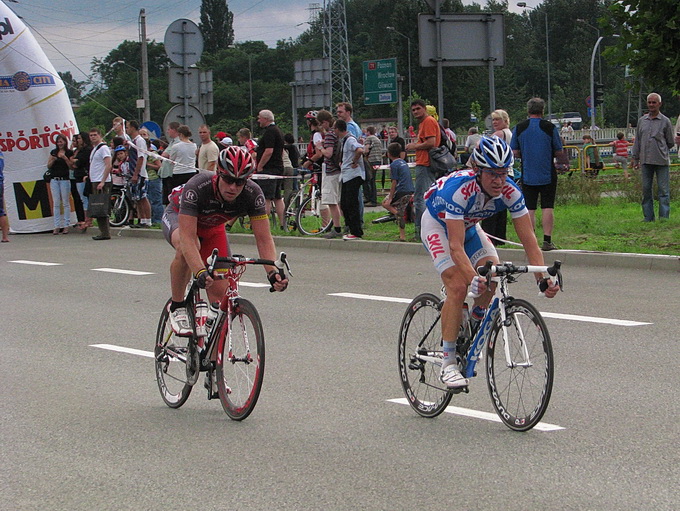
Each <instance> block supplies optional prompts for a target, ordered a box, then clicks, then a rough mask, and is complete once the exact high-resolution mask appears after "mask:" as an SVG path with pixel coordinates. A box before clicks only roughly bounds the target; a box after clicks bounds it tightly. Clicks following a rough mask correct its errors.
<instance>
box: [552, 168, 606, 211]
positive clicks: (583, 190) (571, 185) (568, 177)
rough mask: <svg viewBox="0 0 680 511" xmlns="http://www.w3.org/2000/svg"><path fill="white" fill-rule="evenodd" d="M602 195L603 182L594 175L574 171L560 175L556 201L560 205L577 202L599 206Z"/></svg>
mask: <svg viewBox="0 0 680 511" xmlns="http://www.w3.org/2000/svg"><path fill="white" fill-rule="evenodd" d="M601 196H602V184H601V182H600V181H599V180H598V179H596V178H592V177H588V176H585V175H583V174H578V173H576V172H574V173H573V174H565V175H562V176H559V177H558V180H557V196H556V197H555V203H556V204H557V205H560V206H564V205H565V204H569V203H570V202H575V203H578V204H588V205H590V206H597V205H599V204H600V198H601Z"/></svg>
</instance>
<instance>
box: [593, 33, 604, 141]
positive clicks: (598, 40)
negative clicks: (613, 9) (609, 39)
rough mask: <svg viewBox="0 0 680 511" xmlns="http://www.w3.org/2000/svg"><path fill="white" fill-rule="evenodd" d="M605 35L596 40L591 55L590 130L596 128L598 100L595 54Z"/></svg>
mask: <svg viewBox="0 0 680 511" xmlns="http://www.w3.org/2000/svg"><path fill="white" fill-rule="evenodd" d="M602 39H603V37H602V36H600V37H598V38H597V41H595V46H594V47H593V54H592V56H591V57H590V130H591V131H593V130H594V129H595V115H596V113H597V102H596V101H595V55H596V54H597V47H598V46H600V43H601V42H602Z"/></svg>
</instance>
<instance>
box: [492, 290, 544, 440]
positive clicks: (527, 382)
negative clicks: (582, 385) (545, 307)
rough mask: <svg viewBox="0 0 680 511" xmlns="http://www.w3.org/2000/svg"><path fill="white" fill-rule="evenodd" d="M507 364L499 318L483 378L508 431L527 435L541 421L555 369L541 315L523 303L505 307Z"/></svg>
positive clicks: (493, 328) (515, 302) (519, 302)
mask: <svg viewBox="0 0 680 511" xmlns="http://www.w3.org/2000/svg"><path fill="white" fill-rule="evenodd" d="M505 310H506V315H507V318H508V326H507V328H506V331H507V342H508V347H509V350H510V361H511V363H510V364H508V362H507V360H506V356H505V345H504V342H505V341H504V339H503V330H502V324H501V317H500V314H498V317H497V318H496V321H495V322H494V325H493V327H492V330H491V332H490V333H489V341H488V346H487V357H486V376H487V384H488V387H489V393H490V394H491V401H492V402H493V406H494V408H495V409H496V413H498V416H499V417H500V418H501V420H502V421H503V422H504V423H505V425H506V426H508V427H509V428H510V429H514V430H515V431H527V430H529V429H531V428H533V427H534V426H535V425H536V424H538V422H539V421H540V420H541V417H543V414H544V413H545V410H546V408H547V407H548V401H550V394H551V392H552V385H553V376H554V371H555V368H554V365H553V352H552V344H551V342H550V334H549V333H548V329H547V328H546V326H545V321H543V318H542V317H541V314H540V313H539V312H538V310H536V308H535V307H534V306H533V305H531V304H530V303H528V302H526V301H524V300H513V301H512V302H510V304H508V305H507V306H506V309H505Z"/></svg>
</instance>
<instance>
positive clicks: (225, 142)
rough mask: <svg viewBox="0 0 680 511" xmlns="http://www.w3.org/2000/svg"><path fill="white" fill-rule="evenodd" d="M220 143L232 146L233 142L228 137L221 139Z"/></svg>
mask: <svg viewBox="0 0 680 511" xmlns="http://www.w3.org/2000/svg"><path fill="white" fill-rule="evenodd" d="M220 143H222V144H223V145H234V141H233V140H232V139H230V138H229V137H223V138H222V139H220Z"/></svg>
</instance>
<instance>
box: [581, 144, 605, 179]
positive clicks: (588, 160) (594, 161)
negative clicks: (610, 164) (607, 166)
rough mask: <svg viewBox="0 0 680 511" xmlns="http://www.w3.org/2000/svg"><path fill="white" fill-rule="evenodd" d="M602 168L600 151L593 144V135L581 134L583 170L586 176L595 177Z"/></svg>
mask: <svg viewBox="0 0 680 511" xmlns="http://www.w3.org/2000/svg"><path fill="white" fill-rule="evenodd" d="M603 168H604V164H603V163H602V162H601V161H600V151H599V150H598V149H597V146H596V145H595V141H594V140H593V137H591V136H590V135H583V171H584V172H585V174H586V176H590V177H595V176H597V174H598V173H599V172H600V170H602V169H603Z"/></svg>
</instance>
